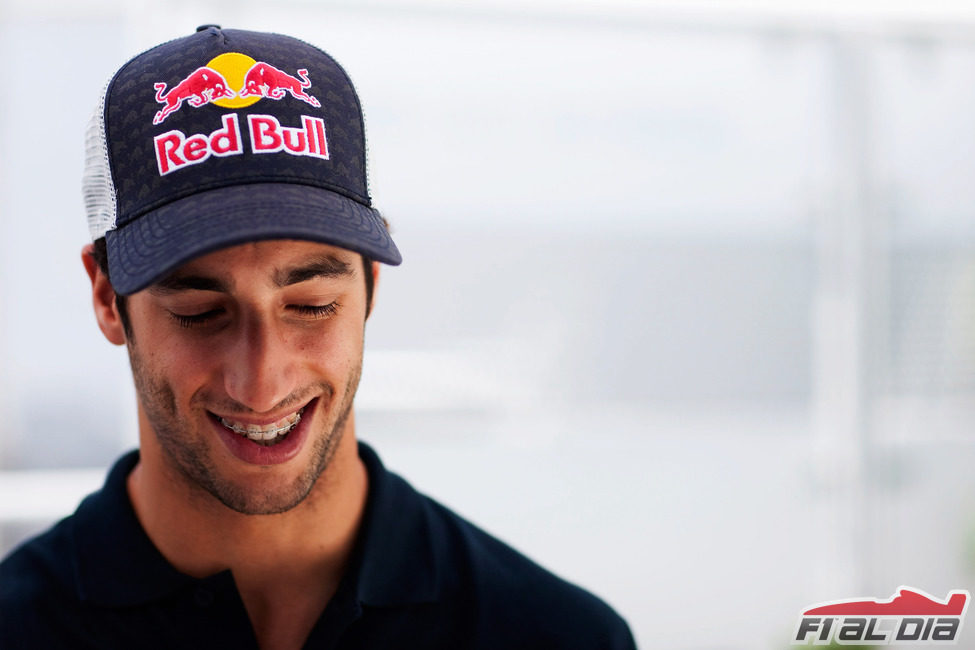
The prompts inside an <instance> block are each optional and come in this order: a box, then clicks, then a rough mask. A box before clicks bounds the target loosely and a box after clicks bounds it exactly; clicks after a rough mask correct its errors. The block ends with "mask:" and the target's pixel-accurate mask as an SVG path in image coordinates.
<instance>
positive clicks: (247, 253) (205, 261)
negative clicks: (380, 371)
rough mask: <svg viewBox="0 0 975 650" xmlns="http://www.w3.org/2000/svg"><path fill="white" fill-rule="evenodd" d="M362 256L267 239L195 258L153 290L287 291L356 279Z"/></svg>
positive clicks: (312, 244) (306, 243)
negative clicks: (258, 287)
mask: <svg viewBox="0 0 975 650" xmlns="http://www.w3.org/2000/svg"><path fill="white" fill-rule="evenodd" d="M359 257H360V255H359V253H356V252H353V251H350V250H347V249H344V248H339V247H337V246H331V245H328V244H322V243H319V242H309V241H300V240H266V241H256V242H246V243H243V244H238V245H235V246H229V247H227V248H223V249H220V250H217V251H213V252H210V253H207V254H205V255H202V256H200V257H197V258H195V259H192V260H190V261H188V262H186V263H185V264H183V265H181V266H179V267H177V268H176V269H174V270H173V271H172V272H170V273H169V274H167V275H166V276H164V277H163V278H162V279H160V280H159V281H157V282H156V283H154V284H152V285H150V287H148V289H149V290H150V291H151V292H152V293H171V292H173V291H181V290H193V289H195V290H203V291H228V290H230V289H231V288H233V287H234V286H236V285H237V284H239V283H241V282H248V283H249V282H255V281H264V282H267V283H269V284H272V285H274V286H277V287H285V286H289V285H293V284H297V283H300V282H305V281H307V280H312V279H316V278H339V277H349V278H352V277H354V276H355V275H356V274H357V272H356V269H357V268H358V264H356V261H357V260H358V259H359Z"/></svg>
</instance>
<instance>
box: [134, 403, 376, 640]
mask: <svg viewBox="0 0 975 650" xmlns="http://www.w3.org/2000/svg"><path fill="white" fill-rule="evenodd" d="M348 424H349V426H348V429H347V430H346V431H345V434H344V435H343V436H342V440H341V442H340V443H339V446H338V448H337V449H336V451H335V454H334V456H333V457H332V459H331V461H330V463H329V465H328V468H327V469H326V470H325V472H324V473H323V474H322V475H321V476H320V477H319V480H318V481H317V482H316V484H315V486H314V487H313V488H312V491H311V493H309V495H308V497H307V498H306V499H305V500H304V501H302V503H300V504H299V505H298V506H296V507H295V508H293V509H291V510H289V511H288V512H285V513H281V514H275V515H243V514H240V513H237V512H234V511H232V510H230V509H229V508H227V507H226V506H224V505H223V504H220V503H219V502H217V501H216V499H214V498H212V497H209V495H206V496H204V495H201V494H200V492H199V490H198V489H192V488H188V487H187V486H185V485H183V484H182V482H180V481H174V480H173V479H174V477H172V476H167V474H169V472H167V471H165V469H164V467H162V466H160V467H156V466H154V464H153V463H151V462H145V461H143V460H140V463H139V464H138V465H136V467H135V469H134V470H133V471H132V473H131V474H130V475H129V479H128V492H129V496H130V498H131V500H132V504H133V507H134V508H135V512H136V515H137V516H138V518H139V521H140V522H141V524H142V526H143V528H144V529H145V531H146V533H147V534H148V536H149V538H150V539H151V540H152V542H153V544H155V546H156V548H158V549H159V551H160V552H161V553H162V555H163V556H164V557H165V558H166V559H167V560H168V561H169V562H170V564H172V565H173V566H174V567H175V568H176V569H178V570H179V571H181V572H183V573H186V574H188V575H191V576H194V577H205V576H208V575H212V574H214V573H217V572H220V571H224V570H228V569H229V570H230V571H231V572H232V573H233V576H234V581H235V583H236V584H237V588H238V590H239V591H240V595H241V598H242V600H243V602H244V605H245V606H246V608H247V613H248V615H249V617H250V619H251V623H252V625H253V627H254V630H255V632H256V634H257V637H258V641H259V645H260V647H261V648H262V649H264V650H267V649H268V648H297V647H300V646H301V644H302V643H303V641H304V639H305V637H306V636H307V634H308V632H310V630H311V628H312V627H313V626H314V623H315V621H316V620H317V618H318V616H319V615H320V614H321V612H322V611H323V610H324V608H325V606H326V605H327V604H328V601H329V600H330V598H331V597H332V595H333V594H334V593H335V590H336V589H337V587H338V584H339V581H340V580H341V578H342V575H343V573H344V571H345V568H346V566H347V564H348V561H349V557H350V555H351V553H352V550H353V547H354V545H355V540H356V535H357V533H358V529H359V525H360V522H361V519H362V514H363V512H364V510H365V503H366V496H367V493H368V474H367V472H366V469H365V465H364V464H363V463H362V461H361V460H360V459H359V455H358V447H357V444H356V440H355V435H354V431H353V429H354V427H353V425H352V422H351V418H350V422H349V423H348ZM142 444H143V445H146V444H152V441H149V440H146V439H144V440H143V441H142ZM152 456H155V457H156V458H160V457H161V456H160V455H157V454H152V455H149V454H144V457H146V458H150V457H152ZM174 483H175V484H174Z"/></svg>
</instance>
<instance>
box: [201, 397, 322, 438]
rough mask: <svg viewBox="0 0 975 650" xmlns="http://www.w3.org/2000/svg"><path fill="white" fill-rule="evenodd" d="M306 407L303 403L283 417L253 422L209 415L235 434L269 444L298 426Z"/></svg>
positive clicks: (214, 414) (213, 414)
mask: <svg viewBox="0 0 975 650" xmlns="http://www.w3.org/2000/svg"><path fill="white" fill-rule="evenodd" d="M309 404H310V402H309ZM307 407H308V404H305V405H304V406H302V407H301V408H300V409H298V410H296V411H293V412H291V413H289V414H287V415H285V416H283V417H280V418H277V419H274V420H271V421H268V420H267V419H265V420H264V421H263V422H262V421H257V422H255V421H253V420H248V419H240V418H239V417H233V416H221V415H217V414H216V413H212V412H211V413H210V415H211V417H212V418H213V419H215V420H216V421H217V422H219V423H220V424H221V425H222V426H223V427H224V428H226V429H228V430H230V431H233V432H234V433H236V434H237V435H239V436H241V437H244V438H247V439H248V440H251V441H253V442H256V443H258V444H264V445H270V444H274V443H276V442H280V440H283V439H284V437H285V436H287V434H288V433H290V432H291V431H292V430H293V429H294V428H295V427H297V426H298V423H299V422H301V416H302V414H303V413H304V412H305V409H306V408H307Z"/></svg>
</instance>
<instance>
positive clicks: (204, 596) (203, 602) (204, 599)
mask: <svg viewBox="0 0 975 650" xmlns="http://www.w3.org/2000/svg"><path fill="white" fill-rule="evenodd" d="M193 599H194V600H196V605H197V607H209V606H210V605H212V604H213V592H212V591H210V590H209V589H204V588H203V587H200V588H198V589H197V590H196V593H195V594H193Z"/></svg>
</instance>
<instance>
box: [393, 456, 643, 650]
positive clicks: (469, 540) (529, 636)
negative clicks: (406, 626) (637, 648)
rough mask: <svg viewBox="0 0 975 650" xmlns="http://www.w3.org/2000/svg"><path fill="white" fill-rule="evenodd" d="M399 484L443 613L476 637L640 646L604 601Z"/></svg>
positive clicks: (512, 642)
mask: <svg viewBox="0 0 975 650" xmlns="http://www.w3.org/2000/svg"><path fill="white" fill-rule="evenodd" d="M392 477H394V478H393V480H395V481H397V482H402V483H401V486H400V488H399V490H400V491H401V494H405V495H408V497H405V498H408V499H409V500H410V501H412V502H413V504H412V507H409V506H408V507H405V508H404V512H412V513H413V518H414V519H415V520H416V521H415V523H414V530H413V534H414V535H418V536H422V537H424V538H425V540H426V546H427V548H428V549H429V552H430V555H431V557H432V558H433V559H432V567H431V568H432V569H433V571H434V573H435V575H436V581H437V587H438V589H439V591H440V602H441V607H444V608H446V609H448V610H452V611H451V613H450V618H451V619H452V620H455V621H467V622H468V623H467V624H468V625H469V628H470V629H468V630H465V632H467V633H473V634H474V635H476V636H474V637H473V638H481V639H492V640H493V647H510V648H516V647H559V648H568V647H578V648H614V649H615V648H620V649H623V648H633V647H634V641H633V637H632V635H631V633H630V630H629V628H628V626H627V624H626V622H625V621H624V620H623V619H622V618H621V617H620V616H619V615H618V614H617V613H616V612H615V611H614V610H613V609H612V608H611V607H610V606H609V605H608V604H606V603H605V602H604V601H603V600H601V599H600V598H598V597H597V596H595V595H593V594H592V593H590V592H589V591H587V590H585V589H583V588H581V587H579V586H577V585H574V584H572V583H571V582H569V581H567V580H564V579H563V578H560V577H559V576H557V575H555V574H554V573H552V572H551V571H549V570H548V569H545V568H544V567H542V566H540V565H539V564H538V563H536V562H535V561H533V560H532V559H530V558H528V557H527V556H526V555H524V554H522V553H521V552H519V551H518V550H515V549H514V548H513V547H512V546H510V545H509V544H507V543H506V542H504V541H502V540H500V539H499V538H497V537H496V536H494V535H492V534H491V533H488V532H487V531H485V530H484V529H482V528H481V527H479V526H478V525H476V524H474V523H472V522H471V521H469V520H468V519H467V518H465V517H463V516H461V515H459V514H457V513H456V512H455V511H454V510H452V509H451V508H449V507H447V506H445V505H444V504H442V503H440V502H439V501H437V500H435V499H433V498H431V497H429V496H426V495H424V494H422V493H420V492H418V491H416V490H414V489H413V488H412V487H411V486H410V485H409V484H408V483H407V482H406V481H405V480H403V479H401V478H399V477H397V476H396V475H392ZM404 505H405V504H404ZM468 638H472V637H468ZM491 645H492V644H490V643H489V644H487V645H486V646H485V647H487V646H491Z"/></svg>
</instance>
